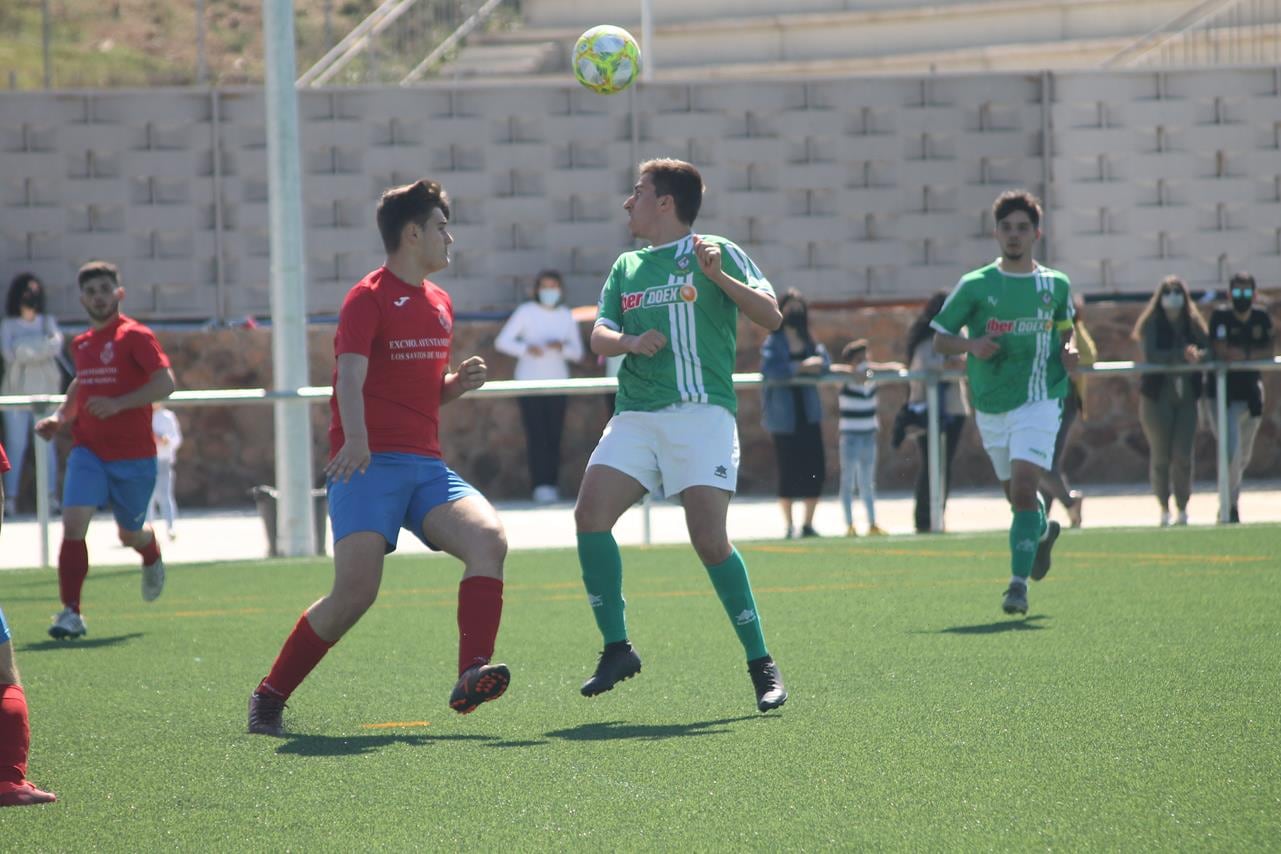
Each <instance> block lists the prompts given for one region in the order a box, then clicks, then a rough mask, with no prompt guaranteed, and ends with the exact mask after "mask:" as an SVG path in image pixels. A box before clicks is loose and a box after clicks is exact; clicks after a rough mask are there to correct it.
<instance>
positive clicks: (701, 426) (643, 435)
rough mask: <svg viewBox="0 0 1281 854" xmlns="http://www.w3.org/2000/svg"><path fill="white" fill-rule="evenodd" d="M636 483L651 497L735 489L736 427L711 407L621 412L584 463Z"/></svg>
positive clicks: (688, 405)
mask: <svg viewBox="0 0 1281 854" xmlns="http://www.w3.org/2000/svg"><path fill="white" fill-rule="evenodd" d="M587 465H588V466H589V467H590V466H598V465H599V466H609V467H610V468H612V469H617V470H618V471H621V472H622V473H623V474H625V475H628V476H629V477H632V478H633V479H635V480H636V481H638V482H639V483H640V484H641V486H643V487H645V489H647V490H649V492H650V494H651V495H653V496H654V497H655V498H669V497H672V496H675V495H679V494H680V493H681V492H683V491H684V490H686V489H688V488H689V487H691V486H714V487H716V488H717V489H724V490H726V491H727V492H733V491H734V490H735V489H737V488H738V422H737V421H735V419H734V416H733V415H731V414H730V412H729V410H728V409H726V408H725V407H723V406H717V405H716V404H712V403H677V404H674V405H672V406H668V407H665V408H663V409H659V410H655V411H654V412H620V413H618V414H617V415H615V416H614V417H613V418H611V419H609V423H608V424H606V425H605V432H604V434H603V435H602V436H601V437H600V442H599V443H598V444H597V445H596V450H595V451H593V452H592V456H591V459H589V460H588V461H587Z"/></svg>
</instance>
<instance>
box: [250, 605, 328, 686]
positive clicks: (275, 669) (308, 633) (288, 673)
mask: <svg viewBox="0 0 1281 854" xmlns="http://www.w3.org/2000/svg"><path fill="white" fill-rule="evenodd" d="M335 643H337V641H327V640H325V639H324V638H322V637H321V636H320V635H318V634H316V630H315V629H313V628H312V627H311V623H310V622H309V621H308V620H307V615H306V614H305V613H304V614H303V615H302V616H301V617H299V618H298V623H297V625H295V626H294V630H293V631H292V632H290V633H289V637H288V638H286V639H285V645H284V646H282V647H281V648H280V655H277V656H276V663H275V664H273V665H271V672H270V673H268V674H267V678H266V679H264V680H262V682H260V683H258V689H257V690H258V691H259V693H261V692H263V691H270V692H271V693H273V694H276V695H277V696H279V697H281V698H283V699H288V697H289V695H290V694H292V693H293V692H294V689H295V688H297V687H298V686H299V685H301V684H302V680H304V679H306V678H307V674H308V673H310V672H311V671H312V669H313V668H315V666H316V665H317V664H319V663H320V659H322V658H324V657H325V653H327V652H329V648H330V647H332V646H333V645H334V644H335Z"/></svg>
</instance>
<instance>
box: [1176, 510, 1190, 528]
mask: <svg viewBox="0 0 1281 854" xmlns="http://www.w3.org/2000/svg"><path fill="white" fill-rule="evenodd" d="M1187 523H1188V511H1186V510H1180V511H1179V515H1177V516H1175V517H1174V524H1176V525H1186V524H1187Z"/></svg>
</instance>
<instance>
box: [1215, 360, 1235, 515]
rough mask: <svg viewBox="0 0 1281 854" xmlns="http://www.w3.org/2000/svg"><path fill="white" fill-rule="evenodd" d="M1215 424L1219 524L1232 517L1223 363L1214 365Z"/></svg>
mask: <svg viewBox="0 0 1281 854" xmlns="http://www.w3.org/2000/svg"><path fill="white" fill-rule="evenodd" d="M1214 391H1215V395H1214V423H1215V426H1216V430H1215V437H1214V438H1215V439H1216V440H1217V442H1216V445H1217V450H1218V469H1219V524H1221V525H1222V524H1225V523H1227V522H1228V521H1229V519H1230V518H1231V515H1232V483H1231V481H1232V474H1231V472H1230V471H1229V470H1228V467H1229V466H1231V465H1232V461H1231V460H1230V459H1229V458H1228V368H1227V365H1225V364H1224V363H1223V362H1217V363H1215V365H1214Z"/></svg>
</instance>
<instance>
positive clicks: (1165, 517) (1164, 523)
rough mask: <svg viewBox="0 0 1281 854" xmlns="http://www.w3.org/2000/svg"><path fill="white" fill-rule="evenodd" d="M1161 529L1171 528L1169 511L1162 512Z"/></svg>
mask: <svg viewBox="0 0 1281 854" xmlns="http://www.w3.org/2000/svg"><path fill="white" fill-rule="evenodd" d="M1161 527H1162V528H1168V527H1170V511H1169V510H1162V511H1161Z"/></svg>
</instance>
